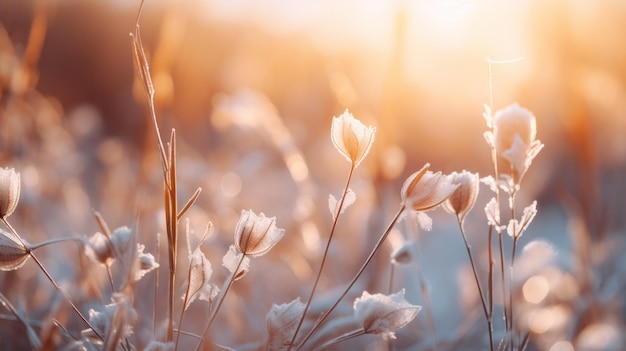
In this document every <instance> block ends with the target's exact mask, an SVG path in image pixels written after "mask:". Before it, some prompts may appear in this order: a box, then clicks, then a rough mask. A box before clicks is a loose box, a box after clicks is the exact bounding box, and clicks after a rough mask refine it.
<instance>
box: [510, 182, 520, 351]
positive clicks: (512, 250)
mask: <svg viewBox="0 0 626 351" xmlns="http://www.w3.org/2000/svg"><path fill="white" fill-rule="evenodd" d="M515 194H516V192H515V189H513V190H511V193H510V194H509V196H510V197H511V198H510V201H509V205H510V207H511V208H510V210H511V218H512V219H513V220H514V221H513V228H512V229H513V246H512V248H511V266H510V267H509V284H510V285H509V319H510V324H511V343H510V345H511V350H513V349H514V346H515V345H514V341H515V340H514V339H515V338H514V337H515V329H514V326H513V323H514V318H513V287H512V285H513V267H514V266H515V251H517V241H518V239H519V235H517V228H516V226H517V224H516V221H515Z"/></svg>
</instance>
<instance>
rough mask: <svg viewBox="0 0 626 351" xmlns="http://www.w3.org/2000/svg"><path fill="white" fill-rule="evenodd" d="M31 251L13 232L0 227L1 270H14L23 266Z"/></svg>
mask: <svg viewBox="0 0 626 351" xmlns="http://www.w3.org/2000/svg"><path fill="white" fill-rule="evenodd" d="M29 252H30V251H29V250H28V248H27V247H26V246H25V245H24V244H23V243H22V242H21V241H20V240H18V239H17V238H15V237H14V236H13V234H11V233H9V232H5V231H4V230H2V229H0V270H3V271H13V270H16V269H18V268H20V267H22V266H23V265H24V263H25V262H26V260H28V257H29Z"/></svg>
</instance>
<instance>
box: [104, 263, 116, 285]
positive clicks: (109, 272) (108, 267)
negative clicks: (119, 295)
mask: <svg viewBox="0 0 626 351" xmlns="http://www.w3.org/2000/svg"><path fill="white" fill-rule="evenodd" d="M105 265H106V270H107V276H108V277H109V285H111V292H115V283H114V282H113V274H111V265H110V264H109V263H108V262H107V263H105Z"/></svg>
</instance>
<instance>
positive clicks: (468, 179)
mask: <svg viewBox="0 0 626 351" xmlns="http://www.w3.org/2000/svg"><path fill="white" fill-rule="evenodd" d="M448 180H449V181H450V183H452V184H458V187H457V188H456V190H455V191H454V192H453V193H452V195H450V197H448V199H446V201H445V202H444V203H443V208H444V209H446V210H447V211H448V212H450V213H452V214H456V215H457V217H458V219H459V221H460V222H461V223H463V221H464V220H465V216H467V214H468V213H469V211H470V210H471V209H472V207H474V204H475V203H476V197H477V196H478V181H479V177H478V173H470V172H468V171H465V170H464V171H463V172H461V173H457V172H452V173H450V174H449V175H448Z"/></svg>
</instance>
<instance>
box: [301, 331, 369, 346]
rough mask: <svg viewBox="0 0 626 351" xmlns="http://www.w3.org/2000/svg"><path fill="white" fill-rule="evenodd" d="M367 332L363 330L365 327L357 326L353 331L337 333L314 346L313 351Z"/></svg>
mask: <svg viewBox="0 0 626 351" xmlns="http://www.w3.org/2000/svg"><path fill="white" fill-rule="evenodd" d="M365 334H367V333H366V332H365V329H363V328H359V329H355V330H353V331H349V332H347V333H345V334H342V335H339V336H338V337H335V338H333V339H330V340H328V341H327V342H325V343H323V344H322V345H321V346H319V347H316V348H315V349H314V350H313V351H320V350H323V349H325V348H327V347H329V346H332V345H335V344H338V343H340V342H342V341H345V340H348V339H352V338H356V337H357V336H361V335H365Z"/></svg>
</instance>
